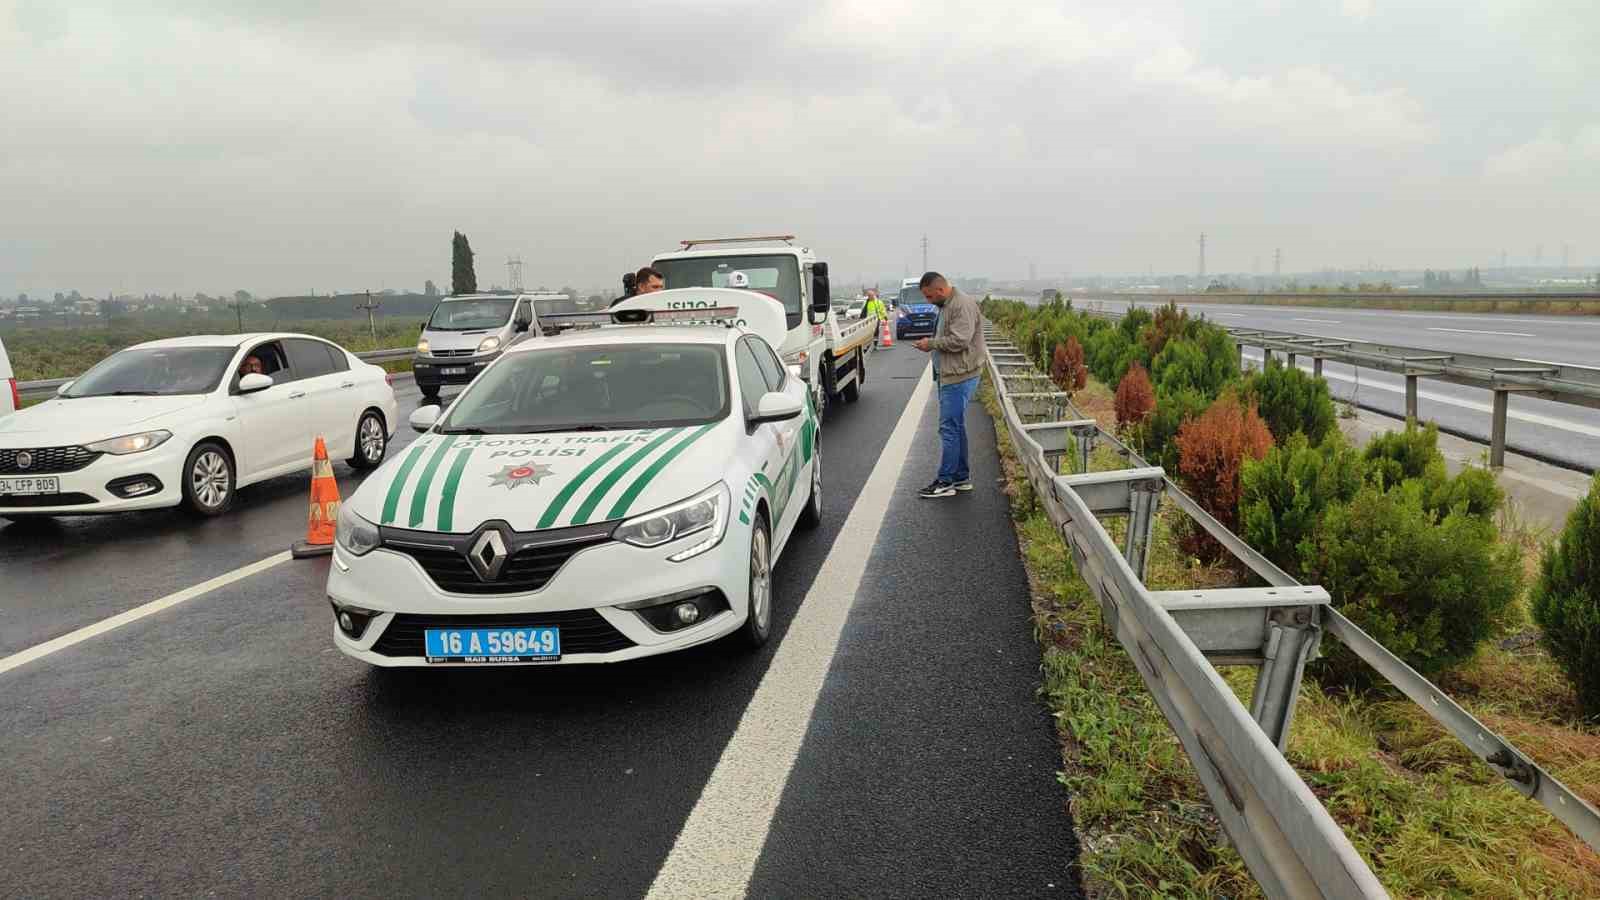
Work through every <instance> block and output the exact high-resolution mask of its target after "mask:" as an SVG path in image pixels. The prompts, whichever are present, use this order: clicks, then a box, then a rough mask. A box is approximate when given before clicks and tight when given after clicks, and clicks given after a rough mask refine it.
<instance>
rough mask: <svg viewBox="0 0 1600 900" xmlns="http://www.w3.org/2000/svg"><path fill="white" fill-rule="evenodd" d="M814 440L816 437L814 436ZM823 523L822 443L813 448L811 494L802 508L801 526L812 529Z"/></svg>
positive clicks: (815, 444)
mask: <svg viewBox="0 0 1600 900" xmlns="http://www.w3.org/2000/svg"><path fill="white" fill-rule="evenodd" d="M812 440H813V441H815V440H816V439H815V438H813V439H812ZM821 524H822V445H821V443H814V444H813V445H812V448H811V496H809V497H807V498H806V508H805V509H802V510H800V527H801V528H804V529H807V530H810V529H812V528H816V527H817V526H818V525H821Z"/></svg>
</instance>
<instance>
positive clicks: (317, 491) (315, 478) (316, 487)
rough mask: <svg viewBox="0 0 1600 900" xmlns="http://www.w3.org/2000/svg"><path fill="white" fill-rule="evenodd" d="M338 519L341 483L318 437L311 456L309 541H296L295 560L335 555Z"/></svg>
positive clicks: (292, 553) (293, 553)
mask: <svg viewBox="0 0 1600 900" xmlns="http://www.w3.org/2000/svg"><path fill="white" fill-rule="evenodd" d="M338 520H339V482H337V481H335V480H334V478H333V463H331V462H328V445H327V444H324V443H323V442H322V438H321V437H320V436H318V438H317V446H316V449H315V451H313V453H312V456H311V509H310V513H309V515H308V517H307V519H306V539H305V540H303V541H295V542H294V543H293V544H292V545H290V547H289V553H290V555H292V556H293V557H294V558H295V559H305V558H306V557H308V556H325V555H327V554H329V553H332V552H333V528H334V523H335V522H337V521H338Z"/></svg>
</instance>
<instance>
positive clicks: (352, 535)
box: [333, 506, 383, 556]
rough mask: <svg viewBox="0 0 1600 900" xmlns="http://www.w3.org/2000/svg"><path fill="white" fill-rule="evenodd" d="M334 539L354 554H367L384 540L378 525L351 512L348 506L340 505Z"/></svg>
mask: <svg viewBox="0 0 1600 900" xmlns="http://www.w3.org/2000/svg"><path fill="white" fill-rule="evenodd" d="M333 539H334V541H336V542H337V543H338V544H339V546H341V547H343V548H344V549H346V550H348V551H350V554H351V555H352V556H365V555H367V554H368V553H371V552H372V551H373V549H375V548H376V547H377V546H378V545H379V544H380V543H382V542H383V539H382V538H381V537H379V535H378V526H376V525H374V524H372V523H371V522H368V521H367V520H366V519H363V518H361V517H360V516H358V515H356V514H355V513H353V512H351V511H350V507H348V506H340V507H339V523H338V525H337V526H335V528H334V530H333Z"/></svg>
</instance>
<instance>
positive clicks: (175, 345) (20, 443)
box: [0, 334, 397, 519]
mask: <svg viewBox="0 0 1600 900" xmlns="http://www.w3.org/2000/svg"><path fill="white" fill-rule="evenodd" d="M56 394H57V395H56V396H55V397H54V398H52V399H51V400H48V401H46V402H44V403H41V404H38V405H36V406H31V407H29V408H27V409H24V410H22V411H20V412H17V413H13V414H12V415H10V416H7V417H6V418H4V419H0V516H4V517H6V518H9V519H15V518H22V517H27V516H37V515H78V514H85V513H109V512H123V511H127V510H136V509H152V508H156V507H164V506H176V505H178V504H180V503H182V504H185V505H187V506H188V507H189V508H190V509H191V510H193V511H194V512H197V513H199V514H201V515H206V516H214V515H219V514H221V513H223V512H225V511H227V509H228V508H229V507H230V506H232V505H233V499H234V495H235V493H236V492H237V490H238V489H239V488H241V487H244V486H245V485H248V484H250V483H252V482H256V481H261V480H263V479H267V478H273V477H276V476H279V475H286V474H289V473H291V472H297V471H301V470H304V469H307V468H309V467H310V465H311V450H312V444H313V443H314V442H315V439H316V438H317V437H318V436H321V437H323V438H324V439H325V440H326V441H327V444H328V451H329V453H330V454H332V456H333V458H340V457H346V458H348V460H349V462H350V464H351V465H352V466H355V467H356V468H362V469H369V468H373V467H375V466H377V465H378V464H379V463H380V462H382V461H383V458H384V454H385V453H386V452H387V450H388V446H389V438H390V437H391V436H392V435H393V434H394V431H395V418H396V415H397V404H396V402H395V396H394V389H393V388H392V387H390V385H389V381H388V374H387V373H385V372H384V371H383V369H381V368H379V367H378V366H374V365H370V364H368V363H365V362H362V361H361V360H360V359H358V358H356V357H355V356H354V355H353V354H351V353H349V352H348V351H346V350H345V349H344V348H342V347H339V346H338V345H336V344H333V343H330V342H328V341H325V340H323V339H321V338H317V337H311V336H310V335H304V334H243V335H239V334H232V335H223V336H217V335H202V336H196V337H181V338H168V339H165V340H159V341H150V342H147V343H143V344H137V345H135V346H132V347H129V348H127V349H126V350H121V351H118V352H116V353H113V354H112V355H111V356H108V357H106V358H105V359H103V360H101V361H100V362H99V363H98V364H96V365H95V366H94V367H93V368H91V369H90V370H89V371H87V372H85V373H83V374H82V375H81V376H79V377H78V378H77V379H76V380H75V381H71V382H69V383H67V384H65V385H63V386H62V387H61V388H60V389H59V390H58V391H57V392H56Z"/></svg>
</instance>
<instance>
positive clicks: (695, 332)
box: [327, 288, 822, 666]
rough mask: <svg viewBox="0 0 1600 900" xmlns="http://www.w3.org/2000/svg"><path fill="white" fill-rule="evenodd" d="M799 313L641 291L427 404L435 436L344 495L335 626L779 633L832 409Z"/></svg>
mask: <svg viewBox="0 0 1600 900" xmlns="http://www.w3.org/2000/svg"><path fill="white" fill-rule="evenodd" d="M613 316H615V317H617V319H618V320H620V319H622V318H624V317H627V316H637V317H639V318H640V319H641V320H642V321H640V322H639V323H638V324H634V325H620V324H611V323H612V322H613V321H614V320H613V318H612V317H613ZM785 316H786V312H785V309H784V307H783V306H782V305H780V304H778V303H774V302H772V299H771V298H770V297H768V296H765V295H762V294H757V293H754V292H751V291H745V290H731V289H717V288H711V289H699V288H688V289H681V290H666V291H661V292H658V293H654V294H648V295H641V296H637V297H633V298H630V299H628V300H625V301H623V302H621V303H620V304H618V305H617V306H615V307H613V308H612V309H610V310H609V311H607V312H605V313H600V314H597V315H592V316H588V317H583V318H586V319H590V320H593V323H592V324H595V325H599V324H601V323H604V325H603V327H588V328H586V329H585V328H577V327H574V328H572V329H570V330H566V331H562V332H561V333H558V334H552V335H549V336H547V337H545V338H544V339H542V340H538V341H526V342H523V343H521V344H518V345H516V346H514V347H512V348H510V349H509V350H507V351H506V353H505V355H504V356H502V357H501V358H500V359H499V360H497V361H496V362H495V363H494V364H493V365H491V366H489V367H488V368H487V369H486V370H485V371H484V373H483V375H482V376H481V377H479V378H478V380H476V381H474V382H473V383H472V384H471V385H470V386H468V387H467V389H466V390H465V391H463V392H462V394H461V396H460V397H458V398H456V400H455V402H454V403H452V404H451V405H450V408H449V410H448V411H446V412H444V413H443V415H442V416H441V415H440V411H439V408H438V407H437V406H424V407H421V408H419V409H418V410H417V411H416V412H415V413H413V414H412V415H411V425H412V427H413V428H415V429H416V430H418V431H421V432H423V436H422V437H420V438H418V439H417V441H416V443H415V444H413V445H412V447H411V448H409V449H408V450H407V452H406V453H405V454H404V456H402V457H400V458H399V459H396V460H392V461H391V462H390V463H389V464H388V465H386V466H384V467H383V468H381V469H379V470H378V471H377V472H376V473H374V474H373V476H372V477H371V478H368V479H367V480H366V481H365V482H363V483H362V485H361V486H360V487H359V488H357V489H356V491H355V493H353V494H352V495H351V496H350V498H349V499H348V500H347V501H346V502H345V504H344V506H343V507H342V508H341V509H340V512H339V521H338V531H337V535H336V538H335V546H334V553H333V565H332V567H331V568H330V569H329V572H328V582H327V596H328V598H329V600H330V601H331V602H332V604H333V612H334V626H333V640H334V644H335V645H336V646H337V647H338V648H339V649H340V650H341V651H343V652H344V653H346V654H349V655H350V656H353V657H355V658H357V659H360V660H363V661H365V662H368V663H371V664H373V665H377V666H428V665H444V666H451V665H456V666H472V665H497V664H535V663H584V662H616V661H620V660H625V659H632V658H635V657H640V656H651V655H655V654H660V653H667V652H670V651H673V650H680V649H683V648H686V647H691V646H694V645H697V644H703V643H705V642H707V641H711V640H714V639H716V638H720V637H723V636H725V635H730V634H737V635H738V636H739V640H740V641H741V642H742V643H744V644H747V645H752V646H754V645H760V644H762V643H764V642H765V641H766V640H767V638H768V636H769V635H770V633H771V629H772V607H773V592H772V577H771V573H772V566H773V565H774V564H775V563H776V562H777V561H778V559H779V558H780V557H781V556H782V554H783V551H784V548H785V547H786V546H787V545H788V543H789V539H790V538H791V536H792V535H793V534H794V532H795V530H796V529H797V528H810V527H814V526H815V525H816V524H817V523H818V522H819V521H820V519H821V515H822V493H821V484H822V461H821V457H820V455H819V452H818V441H817V437H818V420H817V412H816V406H815V404H814V403H813V402H812V401H811V399H810V397H811V393H810V390H809V387H808V386H807V385H806V383H805V382H804V381H802V380H801V379H800V377H799V374H798V373H797V372H796V371H795V369H794V368H793V367H789V366H784V365H783V364H782V363H781V362H779V359H778V356H777V353H776V352H775V351H774V349H773V343H774V342H777V341H782V340H783V339H784V336H785V334H786V333H787V332H788V330H789V329H788V324H787V322H786V321H785ZM668 320H678V321H683V320H688V322H687V323H686V324H679V325H670V324H663V322H666V321H668ZM552 330H556V331H560V329H554V328H553V329H552Z"/></svg>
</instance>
